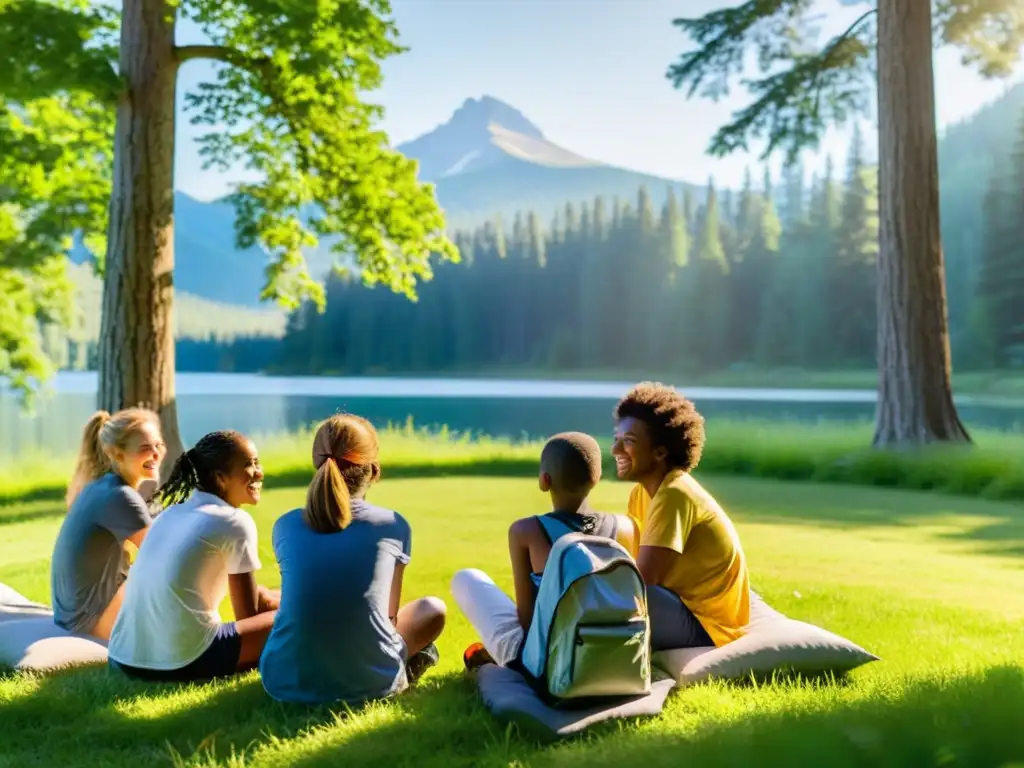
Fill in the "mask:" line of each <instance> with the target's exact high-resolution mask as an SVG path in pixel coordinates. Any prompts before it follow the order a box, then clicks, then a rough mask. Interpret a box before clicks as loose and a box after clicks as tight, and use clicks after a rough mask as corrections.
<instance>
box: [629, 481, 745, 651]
mask: <svg viewBox="0 0 1024 768" xmlns="http://www.w3.org/2000/svg"><path fill="white" fill-rule="evenodd" d="M627 514H628V515H629V517H631V518H633V520H634V521H635V522H636V524H637V526H638V527H639V529H640V546H647V547H665V548H666V549H671V550H672V551H673V552H677V553H678V554H680V555H682V557H679V558H677V559H676V560H675V563H674V564H673V566H672V568H671V570H670V571H669V573H668V575H667V576H666V578H665V580H664V583H663V584H662V586H664V587H666V588H667V589H670V590H672V591H673V592H675V593H676V594H677V595H679V597H680V598H682V601H683V604H684V605H686V607H687V608H689V609H690V610H691V611H693V614H694V616H696V617H697V619H698V620H699V621H700V623H701V624H702V625H703V627H704V629H706V630H707V633H708V635H710V636H711V639H712V640H713V641H714V643H715V645H716V646H722V645H725V644H726V643H730V642H732V641H733V640H736V639H738V638H740V637H742V636H743V628H744V627H745V626H746V625H747V624H748V623H749V622H750V577H749V575H748V573H747V560H746V557H745V556H744V554H743V547H742V546H741V545H740V539H739V536H738V535H737V533H736V529H735V528H734V527H733V524H732V521H731V520H730V519H729V517H728V516H727V515H726V514H725V512H724V511H722V508H721V507H720V506H719V505H718V502H716V501H715V500H714V498H712V496H711V494H709V493H708V492H707V491H705V490H704V489H703V488H702V487H701V486H700V484H699V483H698V482H697V481H696V480H694V479H693V478H692V477H691V476H690V475H689V474H688V473H686V472H683V471H682V470H673V471H671V472H669V473H668V475H666V477H665V479H664V481H662V483H661V487H660V488H658V492H657V493H656V494H654V498H653V499H652V498H651V497H650V496H649V495H648V493H647V491H646V490H645V489H644V487H643V486H642V485H637V486H636V487H635V488H634V489H633V492H632V493H631V494H630V497H629V508H628V512H627Z"/></svg>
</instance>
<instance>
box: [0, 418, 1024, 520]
mask: <svg viewBox="0 0 1024 768" xmlns="http://www.w3.org/2000/svg"><path fill="white" fill-rule="evenodd" d="M871 433H872V427H871V425H870V424H868V423H861V424H848V423H838V422H821V423H817V424H808V423H805V422H796V421H767V420H719V419H713V420H711V421H709V422H708V424H707V444H706V446H705V450H704V456H703V458H702V459H701V462H700V466H699V468H698V471H699V472H701V473H709V474H710V473H713V474H727V475H741V476H750V477H763V478H776V479H784V480H811V481H815V482H824V483H845V484H856V485H875V486H884V487H893V488H908V489H916V490H934V491H941V492H946V493H957V494H967V495H977V496H983V497H986V498H991V499H1024V433H1020V432H998V431H992V430H975V431H973V432H972V436H973V438H974V440H975V443H974V445H971V446H948V445H946V446H943V445H935V446H929V447H926V448H922V449H917V450H913V451H892V450H875V449H872V448H871ZM253 437H254V440H255V442H256V444H257V447H258V448H259V451H260V454H261V457H262V459H263V465H264V469H265V471H266V473H267V482H268V485H270V486H271V487H290V486H295V485H302V484H305V483H306V482H308V480H309V478H310V477H311V475H312V471H313V468H312V456H311V448H312V443H313V428H312V427H310V428H307V429H304V430H301V431H299V432H296V433H291V434H276V435H255V436H253ZM597 437H598V439H599V441H600V442H601V443H602V447H603V449H604V452H605V471H606V473H607V474H608V475H610V474H611V473H612V472H613V464H612V461H611V455H610V453H609V449H610V439H609V437H607V436H601V435H598V436H597ZM542 444H543V441H538V440H511V439H507V438H498V437H489V436H486V435H470V434H456V433H453V432H450V431H448V430H440V431H428V430H425V429H419V428H416V427H415V425H413V424H412V423H411V422H407V423H405V424H401V425H390V426H388V427H386V428H385V429H383V430H382V431H381V446H382V447H381V451H382V455H381V461H382V464H383V466H384V472H385V473H386V474H387V475H389V476H392V477H420V476H439V475H492V476H528V475H532V474H534V473H536V471H537V459H538V457H539V455H540V449H541V446H542ZM73 465H74V456H73V455H70V454H69V455H53V454H44V453H38V454H33V455H26V456H23V457H21V458H20V459H19V460H17V461H16V462H10V463H8V464H5V465H4V466H3V467H2V468H0V503H5V502H6V503H10V502H14V501H26V500H32V499H55V498H60V497H61V496H62V495H63V493H64V488H65V487H66V484H67V480H68V477H69V476H70V473H71V470H72V467H73Z"/></svg>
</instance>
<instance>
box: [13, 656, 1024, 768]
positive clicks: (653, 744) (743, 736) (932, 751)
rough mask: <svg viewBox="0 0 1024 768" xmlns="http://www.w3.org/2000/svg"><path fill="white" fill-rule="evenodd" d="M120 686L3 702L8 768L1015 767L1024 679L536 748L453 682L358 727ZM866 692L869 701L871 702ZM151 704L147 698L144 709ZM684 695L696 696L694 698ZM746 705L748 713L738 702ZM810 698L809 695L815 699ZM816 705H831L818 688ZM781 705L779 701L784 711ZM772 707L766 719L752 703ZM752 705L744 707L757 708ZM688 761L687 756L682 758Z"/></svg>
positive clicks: (253, 696) (803, 701) (257, 701)
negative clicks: (69, 767)
mask: <svg viewBox="0 0 1024 768" xmlns="http://www.w3.org/2000/svg"><path fill="white" fill-rule="evenodd" d="M159 690H160V687H158V686H147V685H143V684H136V683H131V682H129V681H126V680H125V679H124V678H123V677H121V676H120V675H118V674H117V673H114V672H110V671H108V670H105V669H104V670H93V671H84V672H77V673H71V674H67V675H62V676H57V677H50V678H45V679H43V680H41V681H39V683H38V689H37V690H35V691H34V692H32V693H29V694H27V695H24V696H22V697H20V698H18V699H15V700H14V701H13V702H11V701H9V702H8V703H6V704H0V738H2V743H3V744H4V750H3V752H4V757H6V758H7V759H8V761H9V763H10V764H12V765H15V764H17V765H20V764H25V763H32V762H34V763H38V764H40V765H61V764H75V765H83V766H85V765H94V764H95V765H99V764H117V765H128V764H144V765H153V764H170V763H172V762H174V763H177V764H179V765H213V764H225V763H227V762H228V761H229V760H231V761H233V762H232V764H233V765H250V764H254V763H259V764H266V765H275V764H288V765H293V766H302V768H317V767H318V766H329V765H345V766H362V765H366V766H378V765H389V766H430V765H438V766H442V765H443V766H481V767H484V766H492V765H493V766H507V765H509V764H510V763H517V762H518V763H519V764H533V763H534V762H535V761H540V762H543V764H544V765H557V766H588V767H590V766H602V765H608V766H624V765H643V766H645V768H656V767H657V766H662V765H664V766H678V765H680V764H681V761H682V762H685V763H686V764H693V765H700V766H702V767H704V766H719V765H720V766H726V765H728V766H735V765H864V766H881V765H901V766H905V765H979V766H981V765H984V766H1001V765H1002V766H1005V765H1009V764H1010V763H1011V762H1012V761H1014V760H1021V759H1024V730H1022V729H1021V728H1020V722H1021V713H1022V712H1024V670H1022V669H1021V668H1018V667H999V668H994V669H991V670H988V671H987V672H985V673H983V674H977V675H975V676H971V677H965V678H961V679H955V680H951V681H947V682H944V683H940V682H934V681H928V682H920V683H911V684H909V685H907V686H905V687H902V688H901V687H900V686H899V685H898V684H897V685H894V686H892V687H879V688H877V689H876V690H874V691H873V694H874V695H873V696H870V697H868V698H865V699H860V700H854V701H848V702H845V701H838V702H834V701H833V702H832V703H831V704H825V703H824V702H822V704H821V706H817V705H816V704H815V702H814V701H813V696H814V692H813V691H806V690H805V691H800V692H797V695H796V698H794V699H793V701H792V705H789V702H786V701H785V700H784V699H785V696H786V688H785V687H782V688H779V689H778V690H776V689H775V688H773V687H769V688H762V689H759V690H756V691H750V690H748V689H742V688H741V689H738V690H735V691H733V692H732V694H731V697H732V698H734V699H736V700H737V705H738V706H743V707H744V708H746V709H747V712H746V713H745V714H743V715H739V716H737V713H736V712H730V713H729V716H728V717H727V718H720V719H715V716H714V715H713V714H712V715H710V716H709V717H708V719H707V721H706V722H705V723H700V722H699V721H698V722H697V723H696V727H695V728H694V727H693V724H694V718H695V717H696V718H699V717H700V716H701V715H700V713H699V712H697V711H695V710H694V706H695V703H694V702H695V701H701V700H705V699H704V698H702V691H701V689H695V690H694V691H682V692H677V693H674V694H673V695H672V696H671V697H670V698H669V703H668V705H667V707H666V711H665V713H664V714H663V715H661V716H660V717H658V718H654V719H649V720H644V721H640V724H639V726H638V727H632V726H629V725H625V726H623V724H621V723H618V724H611V725H608V726H602V727H599V728H597V729H595V730H592V731H591V732H589V733H588V734H587V735H585V736H584V737H582V738H577V739H573V740H570V741H569V742H568V743H567V744H566V745H564V746H556V747H539V746H538V745H537V744H536V743H535V742H533V741H528V740H525V739H522V738H520V737H519V736H518V735H517V732H516V731H515V729H514V728H507V727H506V726H505V725H504V724H502V723H501V722H499V721H497V720H495V719H494V718H492V717H491V716H490V715H488V714H487V712H486V710H484V708H483V706H482V704H481V703H480V701H479V699H478V698H477V697H476V695H475V694H474V692H473V689H472V684H471V683H470V682H469V681H468V680H466V679H465V678H463V677H461V676H457V675H448V676H443V677H440V676H439V677H436V678H432V677H428V678H427V679H426V680H425V681H424V683H423V685H422V687H421V688H420V689H419V690H416V691H413V692H411V693H410V694H407V695H404V696H402V697H400V698H399V699H397V700H396V701H393V702H389V703H387V704H372V705H369V706H368V707H367V708H365V709H363V710H362V711H361V712H359V713H358V714H357V716H356V718H355V719H351V718H350V716H349V715H347V714H344V713H339V714H334V713H332V712H331V711H329V710H327V709H323V708H318V709H309V708H302V707H289V706H284V705H280V704H277V703H275V702H273V701H271V700H270V699H269V698H268V697H267V696H266V695H265V694H264V693H263V690H262V687H261V686H260V684H259V681H258V680H257V679H255V678H253V677H248V678H246V679H244V680H241V681H233V682H228V683H221V684H217V685H210V686H199V687H195V688H190V689H189V688H184V689H183V688H179V687H177V686H166V687H163V690H166V691H167V692H168V693H167V697H166V698H162V697H160V695H159ZM866 693H867V692H866ZM147 694H148V695H149V696H150V697H151V698H149V699H145V700H142V701H140V700H138V699H137V697H140V696H144V695H147ZM691 695H692V696H693V698H690V697H691ZM748 695H749V696H750V697H752V701H751V700H748V701H743V697H746V696H748ZM808 696H810V697H812V698H811V699H810V701H809V700H808ZM822 696H823V697H824V696H828V694H827V693H826V692H824V691H823V692H822ZM780 699H782V700H781V701H780ZM762 701H763V702H764V703H765V704H766V706H763V707H761V702H762ZM751 705H752V706H751ZM683 756H685V760H683V759H682V758H683Z"/></svg>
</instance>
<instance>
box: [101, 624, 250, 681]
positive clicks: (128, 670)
mask: <svg viewBox="0 0 1024 768" xmlns="http://www.w3.org/2000/svg"><path fill="white" fill-rule="evenodd" d="M241 656H242V636H241V635H239V634H238V628H237V627H236V626H235V622H233V621H229V622H227V623H226V624H221V625H220V626H219V627H218V628H217V634H216V635H214V636H213V642H212V643H210V647H209V648H207V649H206V650H205V651H203V654H202V656H200V657H199V658H198V659H196V660H195V661H193V662H192V663H191V664H187V665H186V666H184V667H180V668H179V669H145V668H143V667H132V666H129V665H128V664H121V663H120V662H117V661H114V660H113V659H110V666H112V667H116V668H117V669H119V670H121V671H122V672H124V673H125V674H126V675H128V676H129V677H134V678H136V679H138V680H149V681H156V682H165V683H187V682H192V681H198V680H210V679H213V678H215V677H227V676H229V675H233V674H235V672H237V671H238V660H239V658H241Z"/></svg>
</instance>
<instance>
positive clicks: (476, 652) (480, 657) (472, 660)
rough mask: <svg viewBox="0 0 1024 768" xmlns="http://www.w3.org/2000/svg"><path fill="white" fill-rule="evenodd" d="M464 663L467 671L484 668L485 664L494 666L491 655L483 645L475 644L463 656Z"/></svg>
mask: <svg viewBox="0 0 1024 768" xmlns="http://www.w3.org/2000/svg"><path fill="white" fill-rule="evenodd" d="M462 663H463V664H465V665H466V669H469V670H473V669H478V668H479V667H482V666H483V665H484V664H493V663H494V659H492V658H491V654H489V653H488V652H487V649H486V648H484V644H483V643H473V644H472V645H471V646H469V647H468V648H467V649H466V650H465V652H464V653H463V654H462Z"/></svg>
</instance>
